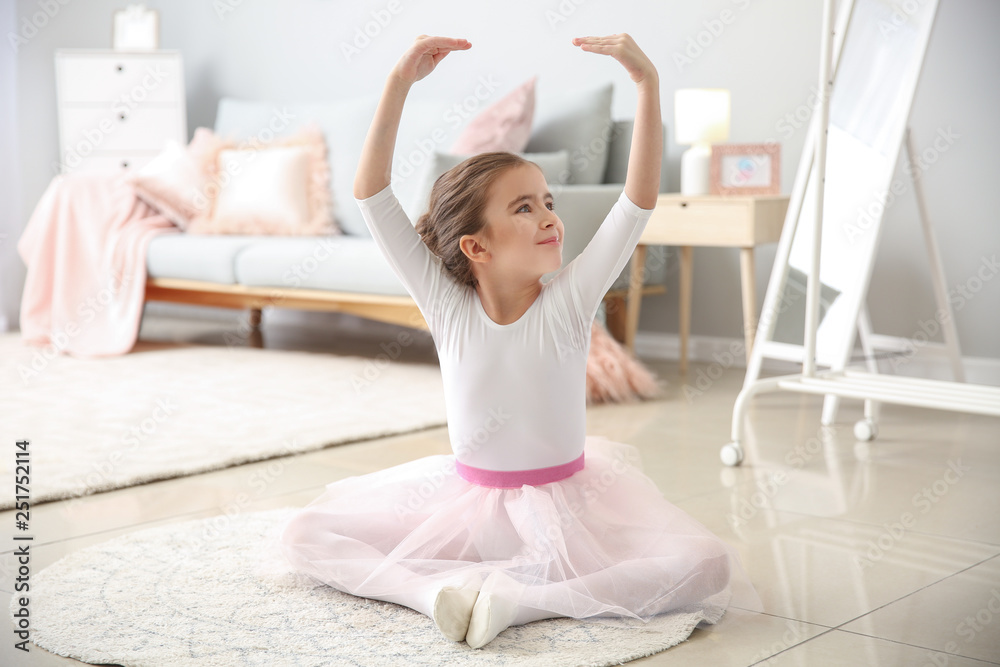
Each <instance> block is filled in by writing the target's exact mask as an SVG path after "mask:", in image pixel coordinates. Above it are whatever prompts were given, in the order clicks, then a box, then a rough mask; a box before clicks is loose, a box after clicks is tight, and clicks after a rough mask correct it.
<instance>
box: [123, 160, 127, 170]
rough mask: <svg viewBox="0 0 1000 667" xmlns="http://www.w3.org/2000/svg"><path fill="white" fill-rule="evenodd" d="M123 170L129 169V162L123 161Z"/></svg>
mask: <svg viewBox="0 0 1000 667" xmlns="http://www.w3.org/2000/svg"><path fill="white" fill-rule="evenodd" d="M122 169H128V160H122Z"/></svg>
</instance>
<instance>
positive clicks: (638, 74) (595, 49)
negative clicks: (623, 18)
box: [573, 32, 656, 84]
mask: <svg viewBox="0 0 1000 667" xmlns="http://www.w3.org/2000/svg"><path fill="white" fill-rule="evenodd" d="M573 44H574V45H575V46H579V47H580V48H581V49H583V50H584V51H590V52H591V53H600V54H601V55H605V56H611V57H612V58H614V59H615V60H617V61H618V62H620V63H621V64H622V66H623V67H624V68H625V70H626V71H627V72H628V75H629V77H631V79H632V81H634V82H635V83H637V84H638V83H642V82H643V81H644V80H646V79H648V78H650V77H655V76H656V67H654V66H653V63H652V61H651V60H650V59H649V58H648V57H647V56H646V54H645V53H643V52H642V49H640V48H639V47H638V45H636V43H635V41H634V40H633V39H632V38H631V37H630V36H629V35H627V34H626V33H624V32H623V33H621V34H618V35H608V36H607V37H575V38H574V39H573Z"/></svg>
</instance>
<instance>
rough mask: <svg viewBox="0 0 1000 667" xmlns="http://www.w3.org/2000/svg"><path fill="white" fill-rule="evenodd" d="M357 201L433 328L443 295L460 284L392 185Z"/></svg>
mask: <svg viewBox="0 0 1000 667" xmlns="http://www.w3.org/2000/svg"><path fill="white" fill-rule="evenodd" d="M355 201H356V202H357V203H358V206H359V207H360V208H361V215H362V216H363V217H364V219H365V224H366V225H368V229H369V231H370V232H371V234H372V238H374V239H375V243H376V245H378V247H379V250H380V251H381V252H382V255H383V256H384V257H385V258H386V261H388V262H389V266H390V267H391V268H392V271H393V273H395V274H396V277H397V278H399V281H400V282H401V283H403V286H404V287H406V291H407V292H409V293H410V296H411V297H413V300H414V301H415V302H416V304H417V307H418V308H419V309H420V312H421V313H422V314H423V316H424V318H425V319H426V320H427V323H428V325H431V324H432V320H433V319H434V318H435V317H436V313H437V312H438V310H439V309H438V307H437V306H439V305H440V303H441V296H442V294H443V292H444V291H445V290H447V289H450V288H453V287H454V286H456V285H457V283H455V281H453V280H451V279H450V278H449V277H448V275H447V274H446V273H445V271H444V268H443V266H442V263H441V260H440V258H438V257H437V256H436V255H435V254H434V253H432V252H431V251H430V249H429V248H428V247H427V245H426V244H425V243H424V242H423V241H422V240H421V238H420V235H419V234H417V230H416V229H414V227H413V224H412V223H411V222H410V218H409V217H408V216H407V215H406V213H405V212H404V211H403V207H402V206H401V205H400V203H399V200H398V199H396V195H395V194H393V192H392V186H391V185H387V186H386V187H385V188H384V189H383V190H381V191H380V192H378V193H377V194H374V195H372V196H371V197H368V198H367V199H356V200H355Z"/></svg>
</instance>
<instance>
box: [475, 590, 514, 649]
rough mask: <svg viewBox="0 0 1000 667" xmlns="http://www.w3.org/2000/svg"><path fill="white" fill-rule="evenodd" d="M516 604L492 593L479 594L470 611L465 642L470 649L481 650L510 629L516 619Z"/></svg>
mask: <svg viewBox="0 0 1000 667" xmlns="http://www.w3.org/2000/svg"><path fill="white" fill-rule="evenodd" d="M518 610H519V607H518V605H517V604H516V603H514V602H511V601H510V600H508V599H506V598H504V597H501V596H499V595H494V594H492V593H480V595H479V597H478V598H477V599H476V605H475V607H473V609H472V618H471V619H470V620H469V630H468V633H467V634H466V635H465V641H466V642H467V643H468V644H469V646H471V647H472V648H482V647H483V646H486V645H487V644H489V643H490V642H491V641H493V640H494V639H495V638H496V636H497V635H498V634H500V633H501V632H503V631H504V630H506V629H507V628H508V627H510V625H511V623H512V622H513V621H514V619H515V618H517V612H518Z"/></svg>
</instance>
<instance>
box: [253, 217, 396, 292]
mask: <svg viewBox="0 0 1000 667" xmlns="http://www.w3.org/2000/svg"><path fill="white" fill-rule="evenodd" d="M352 203H353V202H352ZM235 270H236V279H237V280H238V281H239V282H240V284H242V285H246V286H248V287H302V288H309V289H322V290H332V291H338V292H363V293H365V294H393V295H401V296H406V295H407V291H406V288H405V287H403V284H402V283H401V282H399V279H398V278H396V275H395V274H394V273H393V272H392V269H391V268H390V267H389V264H388V263H387V262H386V261H385V259H384V258H383V257H382V254H381V252H379V249H378V246H377V245H375V242H374V241H373V240H371V239H370V238H356V237H350V236H300V237H281V236H275V237H257V238H256V240H255V241H254V242H253V243H251V244H249V245H247V246H245V247H244V248H242V249H241V251H240V253H239V254H238V256H237V257H236V265H235Z"/></svg>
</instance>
